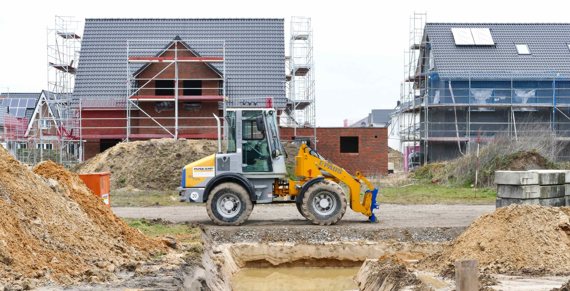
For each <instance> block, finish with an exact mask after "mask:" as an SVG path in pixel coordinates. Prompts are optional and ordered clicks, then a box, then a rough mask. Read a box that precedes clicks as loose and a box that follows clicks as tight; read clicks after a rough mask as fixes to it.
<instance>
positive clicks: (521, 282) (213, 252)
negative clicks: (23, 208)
mask: <svg viewBox="0 0 570 291" xmlns="http://www.w3.org/2000/svg"><path fill="white" fill-rule="evenodd" d="M113 210H114V212H115V213H116V214H117V215H118V216H120V217H123V218H129V219H135V218H139V219H140V218H144V219H149V220H153V219H154V220H156V219H158V220H165V221H172V222H177V223H184V224H189V225H191V226H194V227H198V228H200V229H201V230H202V243H203V244H204V247H203V249H204V254H203V259H202V262H201V266H200V267H199V269H200V270H202V268H203V269H204V271H203V272H202V274H205V275H204V278H203V279H201V280H203V281H204V282H207V283H208V286H210V288H212V289H213V290H218V289H219V290H224V289H226V288H231V287H230V286H231V284H232V283H231V278H233V277H234V276H235V274H236V273H237V272H239V270H240V269H241V268H250V267H254V268H255V267H272V266H289V267H294V266H329V265H339V266H353V265H355V264H356V265H358V266H359V265H360V264H361V262H362V261H364V260H365V259H366V258H370V257H372V258H375V257H376V258H377V257H381V256H384V255H396V256H404V257H405V258H407V259H410V260H411V261H415V260H421V259H424V258H426V257H429V256H431V255H434V254H436V253H438V252H441V251H442V250H443V249H444V246H446V245H448V244H449V243H450V242H452V241H453V240H454V239H456V238H457V237H458V236H460V235H461V234H462V233H464V231H465V230H466V228H467V227H468V226H469V225H470V224H471V223H472V222H473V221H474V220H476V219H477V218H478V217H480V216H481V215H485V214H491V213H493V212H494V211H495V206H494V205H488V204H487V205H468V204H460V205H444V204H425V205H401V204H383V205H381V208H380V210H378V218H379V222H378V223H369V222H366V219H365V217H363V216H362V215H360V214H358V213H355V212H353V211H351V210H348V211H347V213H346V215H345V217H344V218H343V220H342V221H341V222H340V223H338V224H337V225H333V226H317V225H312V224H311V223H310V222H308V221H306V220H305V219H304V218H302V217H301V216H300V214H298V212H297V210H296V208H295V206H294V205H293V204H266V205H256V206H255V208H254V211H253V212H252V215H251V216H250V219H249V220H248V221H247V222H246V223H245V224H244V225H242V226H240V227H222V226H217V225H214V224H213V223H212V222H211V221H210V219H209V218H208V216H207V214H206V211H205V208H204V205H200V204H186V205H183V206H166V207H115V208H113ZM292 246H296V247H292ZM300 250H302V251H300ZM319 256H320V257H319ZM219 262H225V263H223V264H220V263H219ZM228 262H229V263H228ZM323 264H324V265H323ZM193 272H194V273H195V271H193ZM194 273H192V274H194ZM206 274H207V275H206ZM421 278H428V279H426V280H428V281H430V282H431V281H433V280H435V281H437V283H436V285H439V286H440V287H441V286H443V287H441V288H436V289H434V290H452V289H453V283H452V282H453V280H452V278H451V277H450V278H447V279H442V278H441V277H439V276H438V272H436V271H434V272H433V273H431V274H427V275H426V274H422V275H421ZM434 278H437V279H434ZM492 278H494V279H493V280H495V279H496V280H497V281H495V283H494V284H495V286H494V287H493V288H494V289H487V290H550V289H552V288H555V287H559V286H561V285H562V284H563V283H564V282H566V281H568V279H570V277H568V276H567V275H558V276H554V275H553V274H529V275H524V274H523V275H521V274H514V275H495V274H494V275H493V277H492ZM422 280H423V279H422ZM493 280H492V281H493ZM435 281H434V282H435ZM497 282H498V283H497ZM228 284H229V285H228ZM488 284H491V283H488ZM497 284H498V285H497ZM139 286H140V285H139ZM446 286H447V287H446Z"/></svg>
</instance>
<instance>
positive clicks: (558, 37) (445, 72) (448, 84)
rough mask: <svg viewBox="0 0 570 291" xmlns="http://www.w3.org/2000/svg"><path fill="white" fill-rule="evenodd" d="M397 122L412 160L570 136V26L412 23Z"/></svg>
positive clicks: (420, 18)
mask: <svg viewBox="0 0 570 291" xmlns="http://www.w3.org/2000/svg"><path fill="white" fill-rule="evenodd" d="M410 26H411V29H410V37H409V39H410V44H409V45H410V51H409V53H408V58H407V64H406V74H405V80H404V83H403V86H402V96H401V98H400V101H399V102H398V107H397V110H396V114H395V117H394V118H395V120H396V122H397V123H398V125H399V137H400V142H401V145H402V151H403V153H404V155H405V157H406V158H409V157H411V156H413V155H415V156H416V158H420V159H421V160H422V162H427V161H437V160H447V159H452V158H455V157H458V156H460V155H462V154H465V153H466V152H467V151H469V150H472V149H473V148H475V147H473V144H476V143H486V142H490V141H492V140H493V139H494V138H495V137H497V136H499V135H500V136H509V137H512V138H517V137H518V136H521V135H526V136H528V135H530V134H532V132H529V131H534V130H536V131H541V132H544V131H545V130H546V131H549V132H551V134H553V135H554V136H555V137H556V138H557V139H559V140H561V141H566V140H568V139H569V138H570V24H530V23H429V22H428V23H426V21H425V14H415V15H414V17H412V18H411V23H410Z"/></svg>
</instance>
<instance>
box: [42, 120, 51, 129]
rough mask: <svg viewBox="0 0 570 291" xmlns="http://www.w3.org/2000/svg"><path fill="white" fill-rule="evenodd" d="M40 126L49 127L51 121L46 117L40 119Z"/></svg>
mask: <svg viewBox="0 0 570 291" xmlns="http://www.w3.org/2000/svg"><path fill="white" fill-rule="evenodd" d="M40 128H41V129H50V128H51V122H50V121H49V120H48V119H40Z"/></svg>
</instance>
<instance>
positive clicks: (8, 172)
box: [0, 148, 166, 289]
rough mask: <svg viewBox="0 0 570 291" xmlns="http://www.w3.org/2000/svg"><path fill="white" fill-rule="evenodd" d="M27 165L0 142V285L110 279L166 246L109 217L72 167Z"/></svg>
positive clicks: (26, 286) (16, 285) (110, 215)
mask: <svg viewBox="0 0 570 291" xmlns="http://www.w3.org/2000/svg"><path fill="white" fill-rule="evenodd" d="M35 171H36V173H38V174H39V175H36V174H34V173H33V172H32V171H30V170H29V169H28V168H27V167H26V166H24V165H23V164H21V163H19V162H18V161H16V160H14V159H13V158H12V156H11V155H10V154H9V153H8V152H7V151H6V150H4V149H1V148H0V213H2V219H0V287H1V285H6V284H8V285H7V286H12V287H14V288H16V289H17V288H33V287H34V286H35V285H36V284H38V283H45V282H48V281H54V282H57V283H60V284H73V283H76V282H78V281H91V282H97V281H104V280H112V279H113V278H114V277H115V274H114V273H115V272H116V271H117V270H120V269H134V268H135V267H136V266H137V265H138V264H139V263H140V262H142V261H143V260H147V259H148V258H149V256H150V255H152V253H154V252H160V251H165V250H166V249H165V247H164V245H163V244H162V243H161V242H159V241H156V240H151V239H148V238H146V237H145V236H143V235H142V234H141V233H139V232H138V231H136V230H134V229H131V228H130V227H128V226H127V225H126V224H125V223H123V222H122V221H121V220H119V219H118V218H117V217H115V216H114V214H113V213H112V211H111V210H110V209H109V208H107V207H106V206H104V205H103V204H102V203H101V202H100V201H99V199H98V198H97V197H95V196H94V195H93V194H92V193H90V192H89V190H88V189H87V188H86V187H85V185H84V184H82V182H81V181H80V180H79V179H78V177H77V176H76V175H75V174H71V173H69V172H67V171H66V170H65V169H63V168H62V167H60V166H58V165H56V164H54V163H52V162H46V163H42V164H40V165H38V166H37V167H36V168H35ZM40 175H42V176H44V177H49V178H51V179H54V180H51V179H49V180H48V179H47V178H43V177H41V176H40ZM56 181H58V182H56Z"/></svg>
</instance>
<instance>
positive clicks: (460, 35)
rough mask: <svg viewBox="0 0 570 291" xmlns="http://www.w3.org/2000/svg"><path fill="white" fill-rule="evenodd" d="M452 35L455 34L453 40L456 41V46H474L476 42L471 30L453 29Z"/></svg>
mask: <svg viewBox="0 0 570 291" xmlns="http://www.w3.org/2000/svg"><path fill="white" fill-rule="evenodd" d="M451 33H453V39H454V40H455V45H474V44H475V41H474V40H473V36H472V35H471V29H470V28H456V27H454V28H451Z"/></svg>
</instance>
